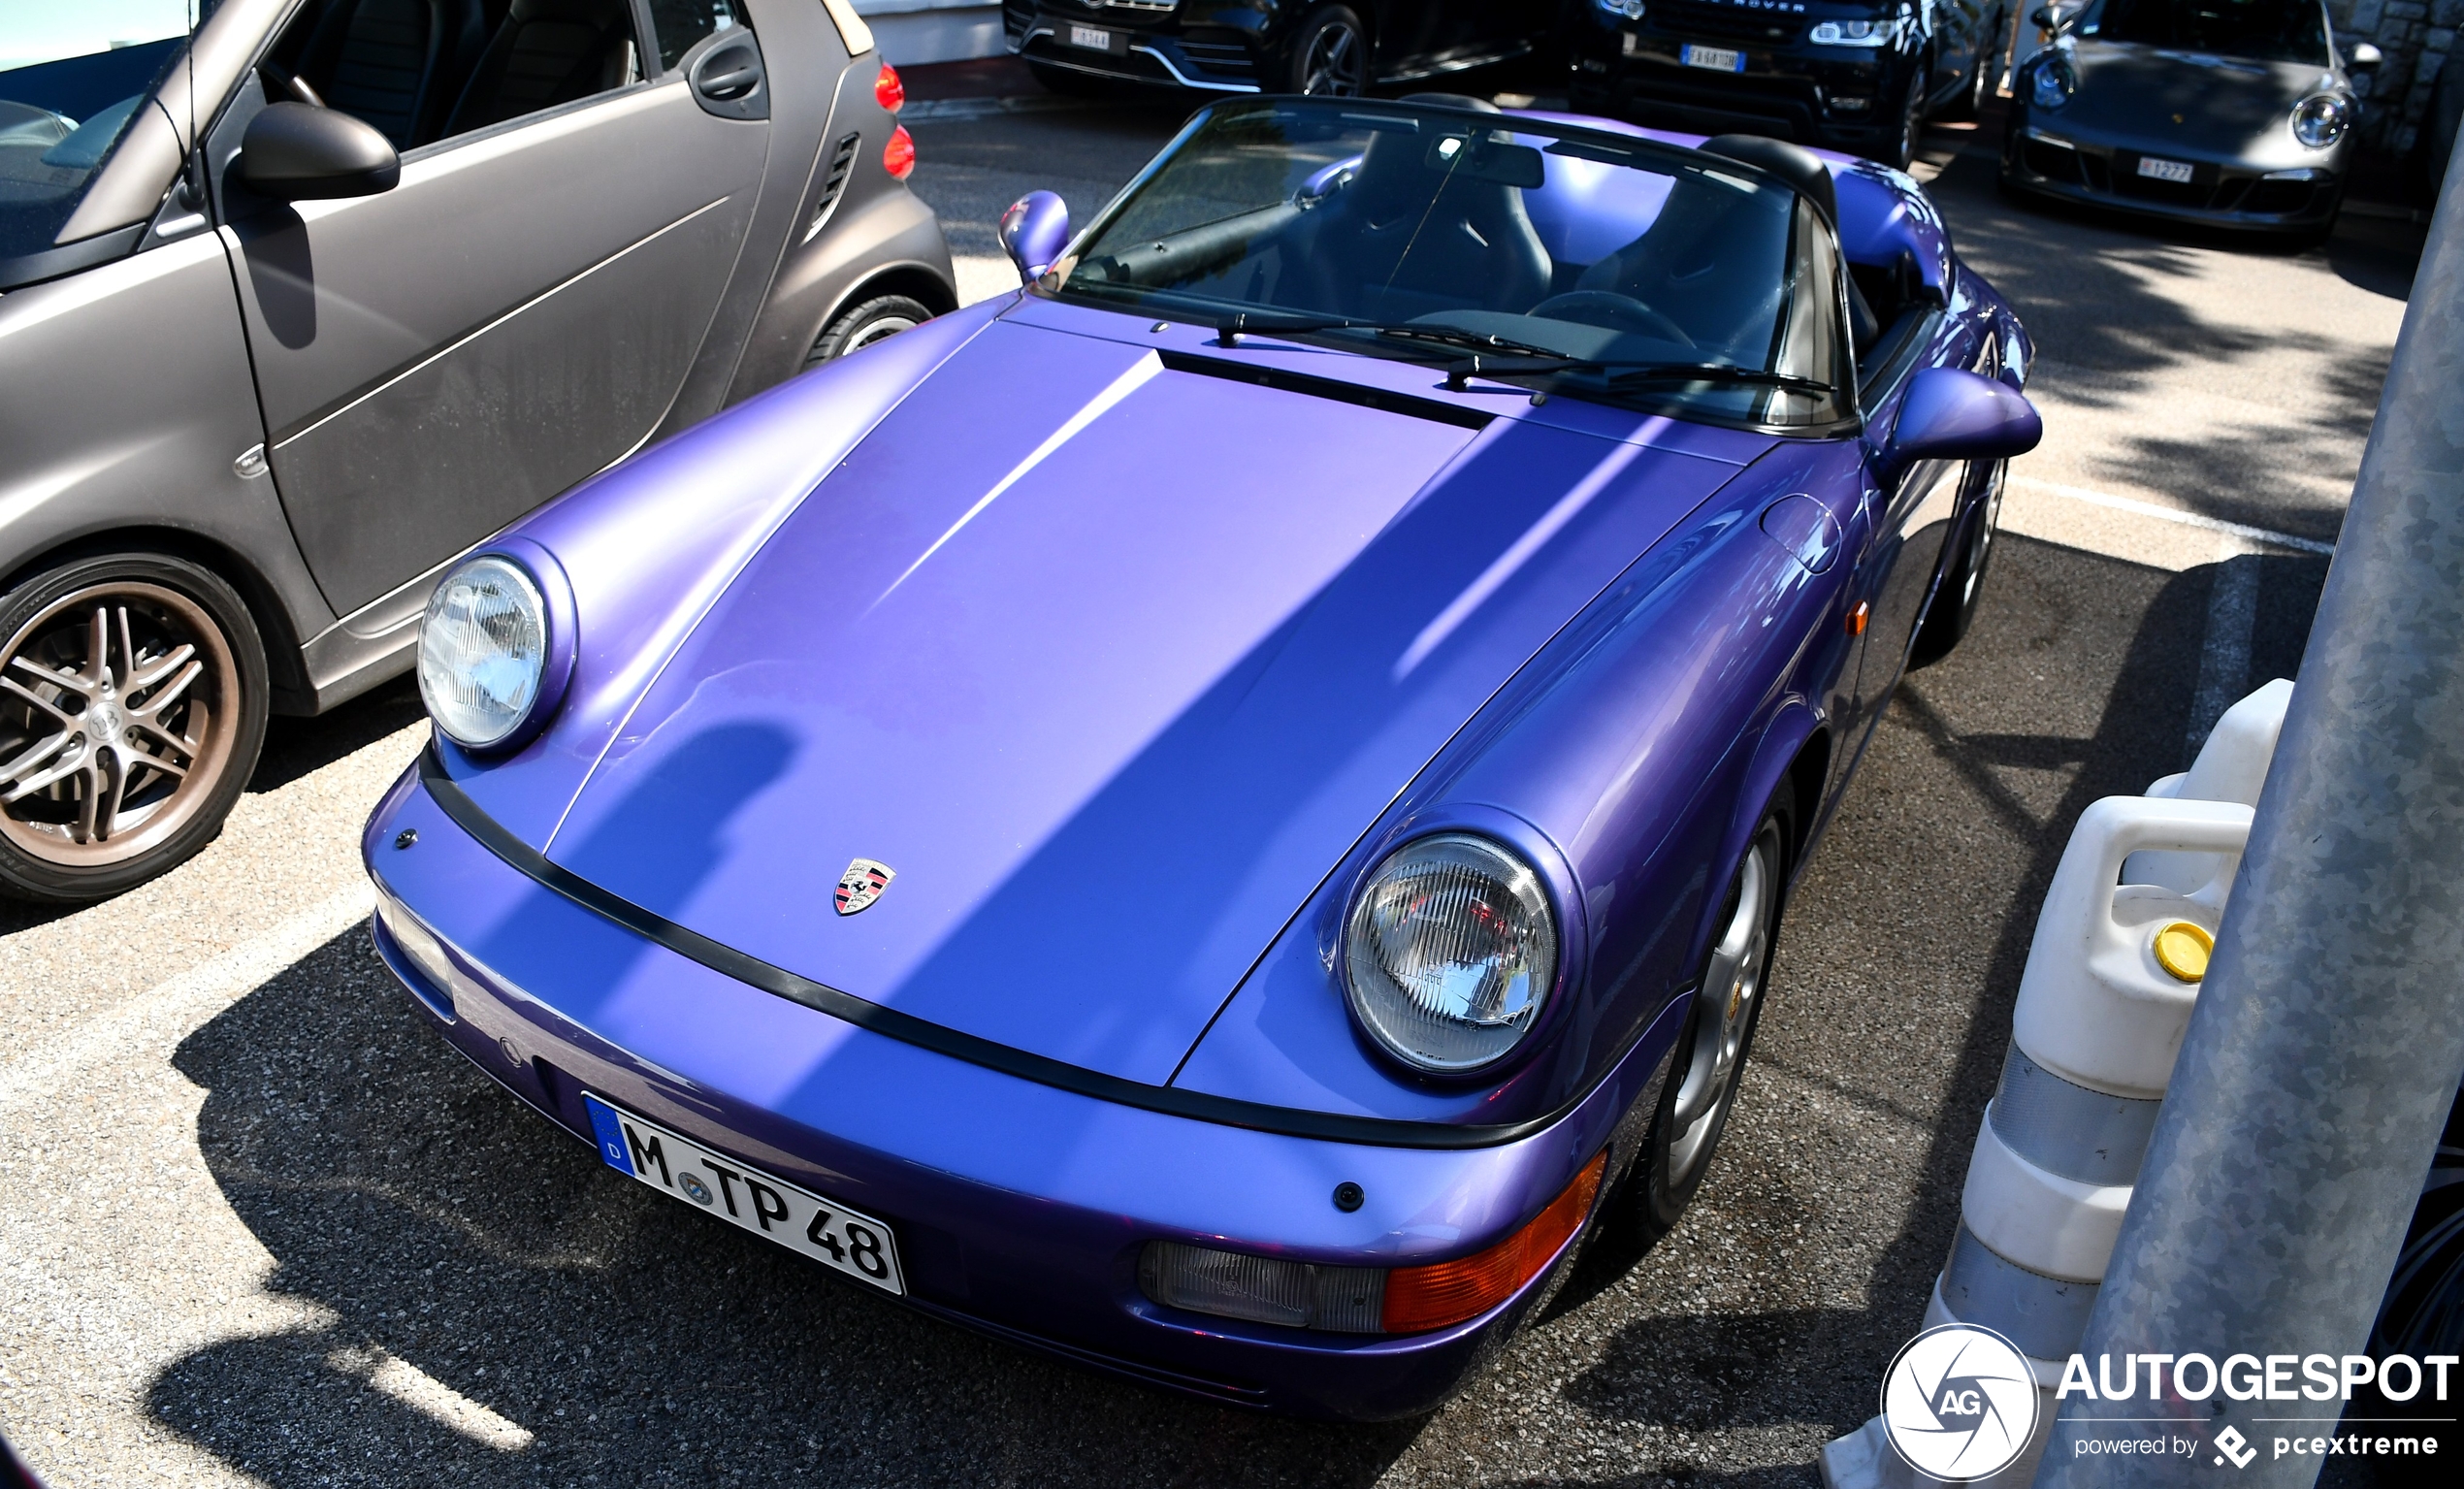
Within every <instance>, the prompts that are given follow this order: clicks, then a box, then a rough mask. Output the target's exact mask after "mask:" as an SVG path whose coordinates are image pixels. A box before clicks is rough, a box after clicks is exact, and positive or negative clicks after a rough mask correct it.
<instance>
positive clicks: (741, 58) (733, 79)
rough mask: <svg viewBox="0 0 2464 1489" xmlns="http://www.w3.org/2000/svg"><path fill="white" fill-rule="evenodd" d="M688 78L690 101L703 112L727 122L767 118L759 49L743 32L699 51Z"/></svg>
mask: <svg viewBox="0 0 2464 1489" xmlns="http://www.w3.org/2000/svg"><path fill="white" fill-rule="evenodd" d="M688 78H689V81H691V82H692V84H693V96H694V101H695V102H696V103H698V104H699V105H701V108H702V112H704V113H715V114H717V115H719V116H720V117H721V118H729V119H762V118H768V117H769V116H770V95H769V90H768V89H766V88H764V87H762V49H761V47H760V45H759V44H757V43H756V42H755V41H754V40H753V38H752V36H751V35H750V34H749V33H747V32H744V31H737V32H734V33H733V34H731V35H729V36H728V38H727V39H726V40H724V41H722V42H720V43H719V44H718V45H717V46H715V47H713V48H711V49H709V50H708V51H705V52H703V53H702V54H701V58H700V60H699V61H697V62H696V63H694V64H693V70H692V72H691V73H690V74H688Z"/></svg>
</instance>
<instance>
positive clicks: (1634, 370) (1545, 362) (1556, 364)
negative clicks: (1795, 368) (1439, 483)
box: [1445, 352, 1838, 393]
mask: <svg viewBox="0 0 2464 1489" xmlns="http://www.w3.org/2000/svg"><path fill="white" fill-rule="evenodd" d="M1534 372H1605V373H1607V374H1608V376H1607V378H1606V379H1605V380H1606V381H1607V383H1608V385H1609V386H1611V387H1626V386H1630V385H1640V384H1643V383H1653V382H1719V383H1749V384H1752V385H1754V386H1756V387H1766V388H1780V389H1784V390H1786V391H1788V392H1791V393H1833V392H1836V391H1838V390H1837V389H1836V388H1835V387H1834V386H1833V385H1832V384H1831V383H1827V382H1824V381H1822V380H1821V379H1820V378H1816V377H1800V376H1799V375H1798V374H1797V373H1795V372H1766V371H1765V370H1763V369H1762V368H1759V367H1738V366H1737V365H1736V364H1735V363H1733V362H1661V361H1654V360H1652V359H1649V358H1643V357H1575V356H1569V355H1565V354H1563V353H1558V352H1545V353H1544V355H1541V356H1538V357H1532V356H1522V357H1500V358H1486V357H1479V356H1472V357H1466V358H1464V359H1463V360H1462V361H1460V362H1457V363H1454V364H1453V365H1452V366H1450V367H1448V368H1447V369H1446V374H1445V379H1446V386H1447V387H1449V388H1452V389H1455V390H1456V391H1458V392H1460V391H1461V390H1462V388H1463V380H1464V379H1465V378H1467V377H1507V376H1517V375H1527V374H1530V373H1534Z"/></svg>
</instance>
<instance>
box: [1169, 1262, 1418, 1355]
mask: <svg viewBox="0 0 2464 1489" xmlns="http://www.w3.org/2000/svg"><path fill="white" fill-rule="evenodd" d="M1138 1285H1139V1287H1140V1288H1141V1289H1142V1290H1144V1291H1145V1293H1146V1294H1147V1296H1148V1297H1150V1298H1152V1299H1154V1300H1155V1301H1156V1302H1157V1303H1160V1304H1163V1305H1164V1306H1165V1307H1167V1308H1179V1309H1187V1310H1188V1311H1190V1312H1193V1313H1213V1314H1215V1315H1216V1317H1218V1318H1246V1319H1248V1320H1249V1321H1250V1322H1252V1323H1275V1324H1281V1325H1283V1326H1285V1327H1286V1328H1293V1329H1327V1330H1331V1331H1333V1332H1335V1333H1338V1334H1375V1333H1377V1332H1378V1319H1379V1317H1380V1316H1381V1315H1382V1314H1383V1312H1384V1311H1385V1303H1386V1273H1385V1269H1383V1268H1381V1267H1314V1266H1311V1265H1310V1264H1308V1263H1306V1262H1295V1261H1281V1260H1278V1259H1276V1258H1275V1257H1272V1256H1244V1255H1242V1254H1241V1253H1239V1252H1237V1251H1217V1250H1216V1249H1214V1248H1213V1247H1210V1246H1183V1244H1181V1243H1180V1242H1177V1241H1150V1242H1148V1243H1147V1246H1146V1248H1145V1249H1144V1250H1142V1251H1140V1252H1139V1254H1138Z"/></svg>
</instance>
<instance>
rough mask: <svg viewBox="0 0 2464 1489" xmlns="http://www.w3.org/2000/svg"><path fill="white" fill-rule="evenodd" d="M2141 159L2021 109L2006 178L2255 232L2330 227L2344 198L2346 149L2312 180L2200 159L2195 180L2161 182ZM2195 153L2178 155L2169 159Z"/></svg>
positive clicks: (2007, 143) (2007, 151)
mask: <svg viewBox="0 0 2464 1489" xmlns="http://www.w3.org/2000/svg"><path fill="white" fill-rule="evenodd" d="M2140 153H2141V152H2140V151H2139V150H2138V149H2137V148H2136V147H2134V146H2132V145H2130V144H2129V143H2128V142H2115V141H2108V140H2103V139H2099V138H2097V137H2096V136H2095V135H2094V134H2093V133H2092V132H2091V131H2088V130H2084V129H2077V128H2064V127H2062V126H2061V125H2059V124H2052V125H2040V124H2036V123H2035V122H2033V120H2032V119H2031V118H2030V116H2029V113H2028V112H2027V111H2026V110H2021V111H2018V112H2017V113H2015V114H2014V116H2013V118H2012V121H2011V126H2010V133H2009V134H2008V135H2007V136H2006V137H2005V138H2004V140H2003V142H2002V178H2003V179H2004V180H2005V181H2008V182H2009V183H2010V184H2011V185H2013V186H2016V187H2019V188H2021V189H2022V190H2026V191H2033V192H2038V193H2041V194H2043V195H2045V196H2051V197H2059V198H2062V199H2063V200H2066V201H2071V202H2078V203H2082V204H2085V205H2090V206H2095V207H2102V208H2107V209H2110V210H2116V211H2124V212H2131V213H2135V214H2138V215H2141V216H2148V217H2160V218H2163V219H2165V220H2167V221H2171V222H2196V223H2201V224H2204V225H2206V226H2209V227H2217V228H2225V229H2240V230H2243V231H2253V232H2274V233H2282V232H2287V231H2297V230H2300V229H2304V228H2317V227H2323V226H2325V225H2326V224H2327V223H2329V222H2331V221H2333V220H2334V218H2335V215H2336V209H2337V207H2338V206H2339V205H2340V204H2341V202H2342V201H2343V199H2344V172H2343V169H2342V166H2343V160H2344V150H2343V149H2342V148H2338V149H2333V150H2329V151H2324V152H2322V153H2321V156H2320V164H2318V165H2317V166H2312V167H2304V168H2300V169H2306V170H2310V171H2313V172H2316V173H2317V175H2316V176H2315V177H2314V178H2311V179H2307V180H2302V179H2270V178H2268V173H2267V172H2265V171H2263V170H2259V169H2256V168H2253V167H2250V166H2246V165H2244V164H2242V163H2240V162H2238V161H2231V160H2221V159H2217V158H2214V157H2209V158H2204V159H2202V158H2196V157H2193V158H2192V159H2191V160H2190V161H2189V164H2190V165H2191V168H2192V175H2191V178H2190V179H2189V180H2188V181H2178V182H2177V181H2166V180H2156V179H2151V178H2146V177H2142V176H2140V175H2139V174H2138V169H2137V168H2138V163H2139V157H2140ZM2187 153H2188V152H2185V151H2178V150H2177V151H2170V152H2168V153H2167V155H2166V157H2165V158H2168V159H2178V158H2181V156H2182V155H2184V154H2187Z"/></svg>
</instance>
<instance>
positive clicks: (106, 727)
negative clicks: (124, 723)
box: [85, 703, 121, 745]
mask: <svg viewBox="0 0 2464 1489" xmlns="http://www.w3.org/2000/svg"><path fill="white" fill-rule="evenodd" d="M120 723H121V720H120V712H119V710H118V709H117V708H114V707H113V706H112V705H111V704H109V703H97V704H95V705H94V706H93V707H91V708H89V709H87V710H86V711H85V737H86V738H88V739H91V740H93V741H94V742H95V743H96V744H98V745H103V744H110V743H111V742H112V741H113V740H114V739H117V738H118V737H119V731H120Z"/></svg>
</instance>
